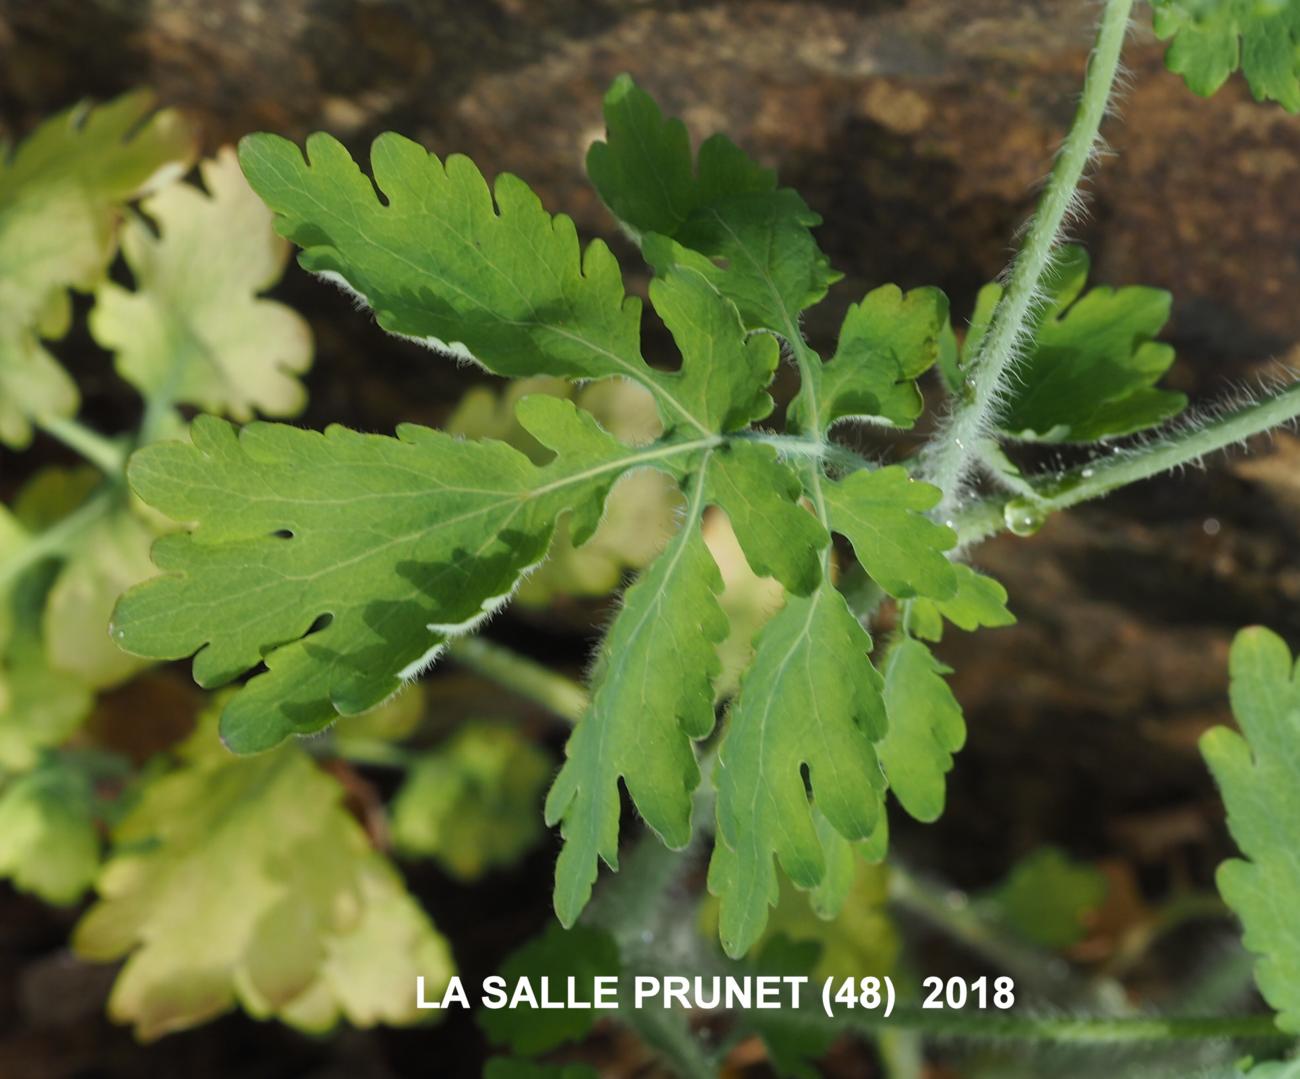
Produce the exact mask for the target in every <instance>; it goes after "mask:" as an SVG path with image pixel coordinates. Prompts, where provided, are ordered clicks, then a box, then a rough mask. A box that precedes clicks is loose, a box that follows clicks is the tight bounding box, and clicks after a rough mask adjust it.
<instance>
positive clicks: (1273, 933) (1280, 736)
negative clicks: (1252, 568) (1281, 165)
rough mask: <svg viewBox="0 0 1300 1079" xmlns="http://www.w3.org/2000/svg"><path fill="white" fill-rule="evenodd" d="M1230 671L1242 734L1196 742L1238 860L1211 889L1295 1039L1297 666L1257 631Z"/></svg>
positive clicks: (1210, 735) (1237, 649)
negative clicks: (1228, 911)
mask: <svg viewBox="0 0 1300 1079" xmlns="http://www.w3.org/2000/svg"><path fill="white" fill-rule="evenodd" d="M1230 668H1231V672H1232V710H1233V713H1234V714H1235V715H1236V717H1237V722H1238V723H1239V724H1240V726H1241V733H1240V734H1238V733H1237V732H1236V731H1231V730H1228V729H1227V728H1226V727H1215V728H1214V729H1213V730H1211V731H1209V732H1207V733H1206V734H1205V735H1204V736H1203V737H1202V738H1201V753H1202V754H1203V755H1204V757H1205V760H1206V763H1207V764H1208V765H1209V766H1210V771H1212V772H1213V773H1214V778H1215V780H1217V781H1218V784H1219V789H1220V790H1221V791H1222V793H1223V802H1224V805H1225V806H1226V807H1227V810H1228V829H1229V831H1231V833H1232V838H1233V839H1234V840H1235V841H1236V843H1237V847H1238V848H1239V849H1240V850H1241V853H1242V855H1243V858H1240V859H1232V860H1230V861H1227V862H1224V863H1223V864H1222V865H1221V866H1219V871H1218V875H1217V877H1216V881H1217V883H1218V886H1219V892H1220V894H1221V895H1222V896H1223V898H1224V901H1225V902H1226V903H1227V904H1228V906H1230V907H1231V908H1232V909H1233V910H1234V911H1236V913H1237V916H1238V917H1239V918H1240V919H1241V922H1242V925H1243V926H1244V927H1245V934H1244V938H1243V939H1244V942H1245V945H1246V947H1247V948H1248V949H1249V950H1250V951H1252V952H1254V953H1255V956H1256V958H1255V982H1256V984H1258V986H1259V991H1260V993H1261V994H1262V995H1263V997H1264V999H1265V1000H1266V1001H1268V1002H1269V1004H1270V1005H1272V1007H1273V1008H1274V1010H1276V1011H1277V1013H1278V1019H1277V1023H1278V1026H1279V1027H1281V1028H1282V1029H1283V1030H1285V1031H1288V1032H1290V1033H1292V1034H1295V1033H1300V922H1297V921H1296V918H1295V912H1294V910H1293V909H1292V907H1291V905H1290V902H1289V897H1292V896H1295V895H1297V894H1300V861H1298V860H1297V859H1296V846H1295V822H1296V821H1297V820H1300V664H1297V663H1295V662H1294V661H1293V660H1292V657H1291V653H1290V651H1289V650H1288V649H1287V646H1286V642H1285V641H1283V640H1282V639H1281V638H1280V637H1278V636H1277V635H1276V634H1274V633H1271V632H1270V631H1268V630H1266V629H1261V628H1254V629H1246V630H1243V631H1242V632H1241V633H1239V634H1238V635H1237V639H1236V641H1235V642H1234V644H1233V646H1232V655H1231V660H1230ZM1280 899H1281V900H1282V901H1279V900H1280Z"/></svg>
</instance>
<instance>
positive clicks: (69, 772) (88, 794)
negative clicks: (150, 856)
mask: <svg viewBox="0 0 1300 1079" xmlns="http://www.w3.org/2000/svg"><path fill="white" fill-rule="evenodd" d="M93 794H94V792H93V791H92V790H91V786H90V782H89V780H88V779H87V777H86V775H85V773H84V772H81V771H78V770H76V769H73V768H68V767H65V766H63V765H61V764H59V763H57V762H54V761H51V762H49V763H46V764H43V765H41V766H40V767H39V768H37V769H35V770H34V771H31V772H28V773H27V774H26V775H22V776H19V777H18V778H17V779H14V780H12V781H11V782H10V783H9V784H8V785H7V786H5V788H4V789H3V791H0V876H5V877H9V878H11V879H12V880H13V882H14V885H15V886H16V887H18V888H19V889H21V890H22V891H24V892H32V893H33V894H35V895H38V896H40V897H41V898H42V899H43V900H45V902H47V903H55V904H66V903H75V902H76V901H77V900H78V899H80V898H81V896H82V893H83V892H85V890H86V889H87V888H89V887H90V884H91V882H92V881H93V880H94V878H95V873H96V871H97V870H98V869H99V833H98V832H97V831H96V828H95V818H94V813H93V808H94V797H93Z"/></svg>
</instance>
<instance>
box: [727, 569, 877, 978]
mask: <svg viewBox="0 0 1300 1079" xmlns="http://www.w3.org/2000/svg"><path fill="white" fill-rule="evenodd" d="M870 649H871V639H870V637H869V636H868V635H867V633H866V631H865V630H864V629H863V628H862V627H861V625H860V624H859V623H858V620H857V618H856V617H855V616H854V615H853V613H852V612H851V611H850V610H849V609H848V605H847V604H846V603H845V601H844V598H843V596H841V595H840V593H839V592H838V591H837V590H836V589H835V588H833V587H832V586H831V585H830V584H829V582H827V583H824V584H823V585H822V587H820V588H819V589H818V590H817V591H816V592H814V593H813V594H812V595H811V596H809V597H807V598H804V597H799V596H791V597H790V598H789V599H788V600H787V601H786V605H785V607H784V608H783V609H782V610H781V612H780V613H779V614H778V615H777V616H776V617H775V618H773V619H772V621H771V622H769V623H768V624H767V626H766V628H765V629H764V630H763V632H762V633H761V634H760V635H759V638H758V642H757V647H756V653H755V656H754V662H753V664H752V665H751V666H750V668H749V670H748V671H747V672H746V674H745V675H744V676H743V677H742V679H741V683H740V694H739V696H738V697H737V699H736V702H735V704H734V705H733V706H732V708H731V711H730V714H729V716H728V720H727V733H726V737H725V738H724V740H723V743H722V748H721V750H720V751H719V754H718V768H717V775H716V786H717V817H718V842H717V843H716V845H715V847H714V852H713V859H712V862H711V863H710V865H709V890H710V891H711V892H712V893H713V894H714V895H716V896H718V897H719V899H720V900H721V912H720V916H719V933H720V936H721V939H722V944H723V947H724V949H725V950H726V952H727V954H728V955H731V956H740V955H743V954H745V953H746V952H747V951H748V950H749V949H750V947H752V946H753V944H754V943H755V941H757V940H758V939H759V937H760V935H761V934H762V931H763V926H764V924H765V923H766V921H767V917H768V907H769V906H771V905H773V904H775V903H776V902H777V899H778V896H779V894H780V893H779V884H778V878H777V873H776V867H775V865H774V863H773V856H775V857H777V858H779V859H780V862H781V867H782V869H784V871H785V872H786V874H787V875H788V876H789V877H790V879H791V880H792V881H793V882H794V883H795V884H796V885H798V886H799V887H801V888H805V889H810V888H815V887H816V886H817V885H818V884H820V883H821V882H822V880H823V878H824V877H825V875H826V857H825V854H824V851H823V842H822V839H821V837H820V836H819V835H818V829H817V824H816V821H815V819H814V815H813V806H812V803H811V801H810V798H809V793H808V789H807V788H806V787H805V780H804V769H805V768H807V771H808V787H810V788H811V797H812V799H815V801H816V808H817V810H818V812H819V813H820V814H821V815H822V816H824V817H825V819H826V821H828V822H829V823H830V825H831V826H832V827H833V828H834V830H835V831H836V832H838V833H839V835H841V836H843V837H844V838H846V839H850V840H859V839H866V838H867V837H868V836H870V835H871V834H872V833H873V831H874V830H875V828H876V827H877V824H878V820H879V816H880V813H881V804H880V803H881V798H882V796H883V792H884V777H883V775H882V774H881V770H880V766H879V763H878V762H877V759H876V754H875V751H874V749H873V748H872V743H873V742H875V741H877V740H878V739H880V738H881V737H882V736H883V734H884V731H885V706H884V701H883V699H882V696H881V688H882V682H881V678H880V675H879V674H878V673H877V672H876V670H875V668H874V667H872V665H871V661H870V660H869V659H868V658H867V653H868V652H869V651H870Z"/></svg>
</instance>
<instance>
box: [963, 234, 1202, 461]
mask: <svg viewBox="0 0 1300 1079" xmlns="http://www.w3.org/2000/svg"><path fill="white" fill-rule="evenodd" d="M1088 265H1089V263H1088V256H1087V253H1086V252H1085V251H1084V250H1083V249H1082V248H1080V247H1068V248H1066V249H1065V250H1064V251H1063V252H1062V254H1061V256H1060V258H1059V260H1058V261H1057V264H1056V266H1055V267H1054V268H1053V270H1052V272H1051V274H1050V275H1049V276H1048V277H1047V278H1046V279H1045V280H1044V282H1043V291H1044V294H1045V296H1046V297H1047V302H1046V304H1045V306H1044V308H1043V313H1042V318H1041V321H1040V322H1039V324H1038V326H1037V329H1036V331H1035V335H1034V339H1033V344H1032V345H1031V346H1030V347H1029V348H1028V349H1027V350H1026V352H1025V355H1024V357H1023V358H1022V360H1021V362H1020V363H1019V364H1018V365H1017V367H1016V381H1015V385H1013V386H1012V387H1011V389H1010V393H1009V395H1008V398H1007V401H1006V404H1005V407H1004V409H1003V411H1002V414H1001V417H1000V419H999V421H998V423H999V427H1000V428H1001V429H1002V431H1004V432H1005V433H1006V434H1008V435H1011V436H1013V437H1016V438H1031V439H1040V440H1045V441H1049V442H1063V441H1064V442H1092V441H1095V440H1097V439H1100V438H1109V437H1115V436H1119V435H1127V434H1132V433H1133V432H1135V431H1141V430H1143V429H1145V428H1148V427H1153V426H1155V425H1156V424H1159V423H1162V422H1164V421H1165V420H1167V419H1169V418H1170V417H1171V416H1175V415H1177V414H1178V413H1179V412H1181V411H1182V410H1183V409H1184V408H1185V407H1186V405H1187V398H1186V397H1185V396H1184V395H1183V394H1181V393H1174V392H1172V391H1170V390H1163V389H1159V388H1158V387H1157V386H1156V383H1157V382H1158V381H1159V380H1160V378H1161V376H1163V375H1164V374H1165V372H1166V371H1168V369H1169V367H1170V365H1171V364H1172V363H1173V362H1174V350H1173V348H1171V347H1170V346H1169V345H1166V344H1162V343H1160V342H1158V341H1155V340H1154V338H1155V336H1156V334H1158V333H1159V332H1160V330H1161V328H1162V327H1163V326H1164V324H1165V323H1166V322H1167V321H1168V320H1169V307H1170V303H1171V298H1170V295H1169V293H1167V292H1164V291H1162V290H1160V289H1153V288H1144V287H1141V286H1136V285H1134V286H1129V287H1126V288H1120V289H1112V288H1108V287H1105V286H1099V287H1096V288H1092V289H1089V290H1088V291H1087V292H1086V293H1085V292H1084V291H1083V289H1084V284H1085V283H1086V281H1087V277H1088ZM1001 294H1002V289H1001V286H1000V285H996V284H993V285H985V286H984V288H983V289H981V290H980V294H979V299H978V301H977V303H976V309H975V314H974V316H973V317H972V320H971V328H970V332H969V333H968V334H967V336H966V341H965V343H964V345H963V348H962V358H963V360H964V362H966V363H969V362H970V361H971V359H972V358H973V357H974V356H975V355H976V353H977V351H978V349H979V343H980V341H981V339H982V338H983V334H984V331H985V330H986V329H987V326H988V321H989V318H990V317H991V315H992V313H993V309H994V307H996V306H997V302H998V299H999V297H1000V296H1001ZM946 373H947V375H948V380H949V384H950V385H951V386H953V387H954V388H955V387H956V386H957V385H959V384H960V381H961V379H962V378H963V377H964V376H963V373H962V369H961V367H960V366H953V365H949V366H948V368H947V372H946Z"/></svg>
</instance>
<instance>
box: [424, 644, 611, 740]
mask: <svg viewBox="0 0 1300 1079" xmlns="http://www.w3.org/2000/svg"><path fill="white" fill-rule="evenodd" d="M449 654H450V655H451V657H452V658H453V659H454V660H456V661H457V662H458V663H460V664H461V665H462V666H464V667H468V668H469V669H470V670H471V671H473V672H474V673H475V674H480V675H482V676H483V677H484V678H487V679H490V680H491V681H493V682H496V683H497V684H498V685H501V686H504V687H505V688H506V689H508V690H510V691H511V692H513V693H517V694H519V696H521V697H525V698H527V699H528V700H530V701H533V702H534V703H536V704H540V705H541V706H542V707H543V708H545V709H547V710H548V711H549V712H552V713H553V714H555V715H557V716H559V717H560V718H561V719H562V720H564V721H565V722H566V723H577V722H578V720H579V719H581V718H582V714H583V713H584V712H585V711H586V710H587V691H586V690H585V689H583V688H582V686H580V685H579V684H578V683H577V682H575V681H573V680H572V679H571V678H565V677H564V675H562V674H556V673H555V672H554V671H552V670H550V669H549V668H547V667H543V666H542V665H541V664H540V663H537V662H535V661H534V660H531V659H528V658H527V657H526V656H521V655H519V653H517V652H514V651H511V650H510V649H509V648H504V647H502V646H501V645H499V644H493V643H492V642H491V641H488V640H485V639H484V638H482V637H459V638H457V639H456V640H455V641H453V642H452V644H451V647H450V649H449Z"/></svg>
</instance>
